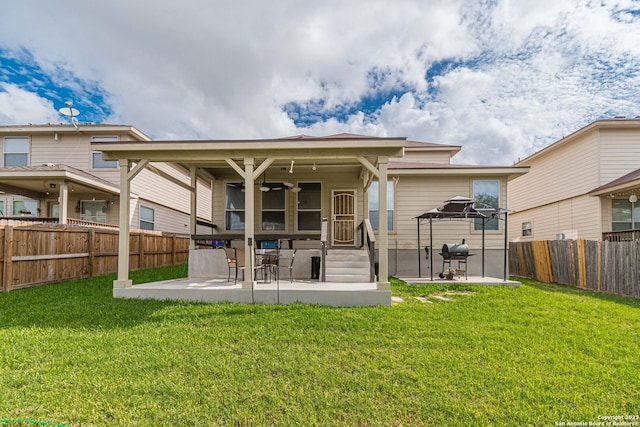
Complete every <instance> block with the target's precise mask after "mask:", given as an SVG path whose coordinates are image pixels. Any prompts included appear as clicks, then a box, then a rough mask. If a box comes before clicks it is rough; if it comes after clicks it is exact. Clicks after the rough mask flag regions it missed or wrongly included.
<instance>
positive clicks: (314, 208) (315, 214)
mask: <svg viewBox="0 0 640 427" xmlns="http://www.w3.org/2000/svg"><path fill="white" fill-rule="evenodd" d="M298 187H299V188H300V191H299V192H298V193H297V194H298V231H320V227H321V224H322V184H321V183H319V182H299V183H298Z"/></svg>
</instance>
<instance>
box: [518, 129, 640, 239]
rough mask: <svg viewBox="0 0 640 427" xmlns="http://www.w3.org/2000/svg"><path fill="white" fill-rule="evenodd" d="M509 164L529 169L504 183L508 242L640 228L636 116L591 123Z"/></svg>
mask: <svg viewBox="0 0 640 427" xmlns="http://www.w3.org/2000/svg"><path fill="white" fill-rule="evenodd" d="M515 166H528V167H529V168H530V172H529V173H528V174H526V175H523V176H521V177H519V178H517V179H514V180H513V181H511V182H510V183H509V208H510V209H512V210H514V213H513V214H512V215H511V217H510V227H509V228H510V230H509V238H510V239H511V240H523V241H526V240H550V239H562V238H570V239H588V240H600V239H603V238H604V239H612V240H619V239H621V238H622V239H629V238H632V236H633V230H638V229H640V203H638V196H639V195H640V169H639V168H640V117H636V118H624V117H616V118H613V119H605V120H598V121H595V122H593V123H591V124H589V125H587V126H585V127H583V128H582V129H579V130H577V131H576V132H574V133H572V134H570V135H568V136H566V137H564V138H562V139H560V140H558V141H556V142H554V143H553V144H551V145H549V146H547V147H545V148H544V149H542V150H540V151H538V152H536V153H534V154H532V155H531V156H529V157H527V158H526V159H524V160H522V161H519V162H517V163H516V164H515ZM625 236H626V237H625Z"/></svg>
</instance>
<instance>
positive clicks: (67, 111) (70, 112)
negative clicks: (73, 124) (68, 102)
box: [58, 107, 80, 117]
mask: <svg viewBox="0 0 640 427" xmlns="http://www.w3.org/2000/svg"><path fill="white" fill-rule="evenodd" d="M58 111H60V113H61V114H64V115H65V116H67V117H76V116H77V115H79V114H80V111H78V110H76V109H75V108H72V107H62V108H60V109H59V110H58Z"/></svg>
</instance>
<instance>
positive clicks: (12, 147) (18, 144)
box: [2, 136, 29, 167]
mask: <svg viewBox="0 0 640 427" xmlns="http://www.w3.org/2000/svg"><path fill="white" fill-rule="evenodd" d="M2 153H3V162H4V167H12V166H29V138H27V137H26V136H24V137H23V136H19V137H18V136H8V137H5V138H4V144H2Z"/></svg>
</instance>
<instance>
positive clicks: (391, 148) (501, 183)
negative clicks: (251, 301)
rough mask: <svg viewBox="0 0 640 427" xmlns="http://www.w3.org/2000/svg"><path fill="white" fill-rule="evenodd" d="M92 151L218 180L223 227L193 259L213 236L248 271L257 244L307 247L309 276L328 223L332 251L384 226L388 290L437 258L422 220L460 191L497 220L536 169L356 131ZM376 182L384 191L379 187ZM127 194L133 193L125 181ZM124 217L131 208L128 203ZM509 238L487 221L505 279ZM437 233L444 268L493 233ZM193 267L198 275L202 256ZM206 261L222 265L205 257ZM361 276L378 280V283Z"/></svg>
mask: <svg viewBox="0 0 640 427" xmlns="http://www.w3.org/2000/svg"><path fill="white" fill-rule="evenodd" d="M92 147H93V149H94V150H97V151H102V152H103V155H104V157H105V158H106V159H109V160H114V161H115V160H119V161H121V162H126V159H138V160H140V159H143V160H142V161H150V162H166V161H174V162H178V163H180V164H182V165H185V167H188V168H190V170H191V171H192V173H203V172H204V173H205V174H206V175H207V176H211V177H213V178H214V185H213V209H212V210H213V222H214V223H215V224H216V227H217V228H216V232H215V233H213V234H210V235H206V234H204V235H202V234H199V233H195V232H193V234H194V245H193V250H194V251H193V252H194V253H195V252H200V253H201V254H202V256H207V257H208V256H210V254H209V253H212V252H216V251H197V250H195V249H196V247H195V246H196V245H195V243H196V242H199V243H201V244H204V245H210V244H211V241H226V242H231V244H232V245H234V246H236V247H238V248H242V249H244V257H245V261H246V262H245V265H251V262H252V260H251V255H250V254H251V245H256V246H258V245H260V244H262V242H263V241H271V240H280V239H281V240H284V241H287V242H290V244H291V247H292V248H294V249H300V251H299V254H298V256H297V257H296V263H297V265H296V268H295V269H294V275H295V276H296V277H299V278H305V277H306V278H308V277H310V274H311V271H310V270H311V262H310V261H311V260H309V259H308V258H309V257H310V256H312V255H314V254H318V252H317V251H318V249H319V247H320V241H321V238H322V236H323V232H322V231H323V230H322V229H323V224H326V225H327V228H326V236H327V240H326V242H327V246H328V247H329V248H330V251H331V250H333V249H337V248H354V247H355V246H358V241H359V233H358V229H359V226H360V225H361V224H363V219H365V218H368V219H370V222H371V224H372V226H373V227H374V228H375V229H376V230H378V229H379V231H376V235H377V239H376V248H377V249H378V250H379V253H378V261H379V273H380V274H379V276H380V277H379V279H378V280H379V286H380V289H385V287H386V286H388V281H387V277H388V275H395V276H402V277H407V276H417V274H418V263H419V262H421V263H422V264H421V265H422V268H423V270H422V272H423V274H424V276H425V277H427V270H426V268H427V266H428V265H429V263H428V261H427V260H426V259H425V251H424V249H423V247H424V246H425V245H426V244H427V242H429V227H428V225H426V224H425V223H422V224H421V225H420V226H419V227H420V233H422V236H423V237H422V240H421V242H420V246H418V223H417V220H416V217H417V216H419V215H421V214H422V213H424V212H426V211H427V210H430V209H432V208H435V207H437V206H440V205H442V204H443V203H444V202H445V201H446V200H449V199H451V198H452V197H454V196H465V197H473V198H475V199H476V201H478V202H479V203H478V204H477V207H479V208H483V209H486V212H487V213H491V212H492V211H493V210H494V208H497V207H506V206H507V182H508V180H509V179H512V178H514V177H516V176H519V175H522V174H524V173H526V172H527V170H528V168H527V167H502V166H478V165H457V164H452V163H451V158H452V157H453V156H454V155H455V154H456V153H457V152H459V151H460V149H461V147H459V146H452V145H441V144H432V143H426V142H414V141H406V139H405V138H376V137H369V136H363V135H352V134H339V135H332V136H327V137H312V136H306V135H300V136H295V137H289V138H280V139H263V140H207V141H189V140H187V141H185V140H179V141H142V140H137V141H128V142H126V143H116V142H109V141H97V142H94V143H92ZM132 172H135V171H132ZM125 173H126V171H125ZM132 175H134V173H129V176H132ZM378 181H384V182H386V184H385V185H384V186H380V185H378ZM134 183H135V178H133V179H132V180H131V181H130V183H129V185H131V187H132V188H133V186H134ZM122 191H126V187H125V185H124V181H123V187H122ZM194 197H195V196H194ZM191 203H192V206H197V207H198V209H199V207H200V201H199V200H197V199H195V198H194V200H192V202H191ZM125 208H126V207H125ZM120 215H125V216H126V215H128V212H127V211H126V209H125V210H123V207H121V212H120ZM323 219H326V221H323ZM505 232H506V230H505V229H504V223H503V222H501V221H499V220H491V221H489V222H488V223H487V225H486V232H485V239H484V240H485V247H486V248H487V264H488V268H487V275H492V274H493V275H494V277H502V274H503V271H502V265H503V261H502V260H503V247H504V246H503V241H504V236H505ZM433 235H434V236H433V242H434V248H433V250H432V251H430V254H431V256H433V257H434V258H435V259H436V262H435V263H434V269H436V270H437V271H440V268H441V267H440V265H439V263H440V261H441V259H440V257H439V255H438V253H439V252H440V248H441V247H442V245H443V244H445V243H450V242H460V241H461V240H462V239H466V243H467V244H468V245H469V247H470V248H471V251H472V252H473V253H474V255H479V254H480V250H481V246H482V242H483V233H482V226H481V224H479V223H478V222H477V221H473V220H471V221H469V220H467V221H436V222H435V223H434V225H433ZM127 242H128V239H127V238H126V236H122V235H121V245H122V246H121V248H120V254H126V253H127V252H128V248H127V246H126V245H127ZM304 250H308V251H309V254H310V255H309V256H307V258H305V257H304V256H302V255H301V254H300V252H304ZM313 251H316V252H313ZM211 256H213V255H212V254H211ZM121 258H122V259H121V264H120V265H119V273H118V279H117V280H116V281H115V282H114V287H116V288H120V287H123V288H125V287H129V286H130V285H131V282H130V281H129V280H128V265H127V257H121ZM298 259H300V260H301V262H299V261H298ZM190 260H191V261H190V269H191V268H192V267H194V266H195V264H196V260H195V259H194V258H190ZM192 261H193V262H192ZM203 265H204V266H205V267H206V266H211V265H212V263H211V262H209V261H204V262H203ZM491 265H493V267H492V266H491ZM225 266H226V264H225ZM469 269H470V270H471V273H472V274H473V273H474V274H478V275H479V274H480V270H481V267H480V256H474V257H471V260H470V266H469ZM223 271H225V277H226V270H224V269H223ZM340 279H341V280H336V281H344V277H341V278H340ZM251 280H252V278H251V277H250V275H248V276H247V277H245V282H244V284H243V286H245V287H247V288H248V287H250V286H251V284H250V283H251ZM327 281H329V280H327ZM363 281H365V282H368V281H369V279H368V276H366V279H364V280H363Z"/></svg>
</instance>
